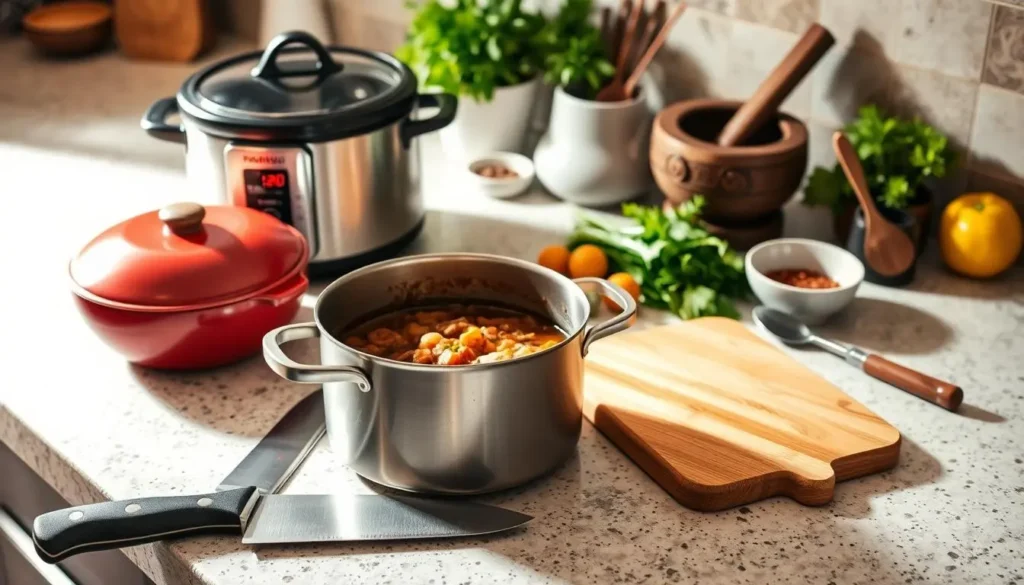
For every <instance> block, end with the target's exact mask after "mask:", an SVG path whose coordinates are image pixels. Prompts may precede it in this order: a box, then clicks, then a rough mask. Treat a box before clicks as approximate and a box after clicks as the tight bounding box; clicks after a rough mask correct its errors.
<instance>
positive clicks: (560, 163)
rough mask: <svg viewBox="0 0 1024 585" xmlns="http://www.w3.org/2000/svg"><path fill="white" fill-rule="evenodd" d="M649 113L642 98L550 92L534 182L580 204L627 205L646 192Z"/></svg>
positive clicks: (536, 154)
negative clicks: (600, 99)
mask: <svg viewBox="0 0 1024 585" xmlns="http://www.w3.org/2000/svg"><path fill="white" fill-rule="evenodd" d="M652 118H653V117H652V114H651V111H650V109H649V107H648V104H647V102H646V100H645V99H644V95H643V94H641V95H640V97H638V98H636V99H633V100H630V101H624V102H597V101H591V100H584V99H580V98H577V97H574V96H571V95H569V94H568V93H566V92H565V91H564V90H563V89H562V88H558V89H556V90H555V98H554V102H553V103H552V107H551V123H550V125H549V126H548V131H547V133H545V134H544V136H542V137H541V139H540V142H539V143H538V144H537V149H536V150H535V151H534V153H533V164H534V166H535V167H536V172H537V178H538V179H539V180H540V182H541V183H542V184H543V185H544V187H546V188H547V189H548V191H550V192H551V193H552V194H553V195H555V196H556V197H560V198H562V199H565V200H566V201H571V202H573V203H576V204H579V205H588V206H603V205H611V204H613V203H619V202H622V201H628V200H630V199H633V198H634V197H636V196H638V195H641V194H643V193H646V192H647V191H649V190H650V189H651V187H652V186H653V184H654V180H653V178H652V177H651V166H650V163H649V162H648V161H649V155H648V149H649V148H650V139H651V123H652Z"/></svg>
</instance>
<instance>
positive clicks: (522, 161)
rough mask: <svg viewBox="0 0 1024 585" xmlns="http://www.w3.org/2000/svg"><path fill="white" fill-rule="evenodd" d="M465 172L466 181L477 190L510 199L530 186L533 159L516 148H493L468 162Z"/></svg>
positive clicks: (532, 173)
mask: <svg viewBox="0 0 1024 585" xmlns="http://www.w3.org/2000/svg"><path fill="white" fill-rule="evenodd" d="M466 174H467V175H468V176H467V178H466V181H467V182H468V183H469V184H470V185H471V186H472V187H473V189H474V190H476V191H478V192H480V193H481V194H483V195H486V196H488V197H494V198H497V199H508V198H510V197H515V196H516V195H520V194H522V193H523V192H524V191H526V190H527V189H529V188H530V185H531V184H532V183H533V175H534V170H533V161H531V160H530V159H529V158H528V157H525V156H523V155H521V154H517V153H515V152H492V153H490V154H486V155H484V156H481V157H479V158H476V159H475V160H473V161H472V162H471V163H469V167H468V169H467V173H466Z"/></svg>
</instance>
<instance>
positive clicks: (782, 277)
mask: <svg viewBox="0 0 1024 585" xmlns="http://www.w3.org/2000/svg"><path fill="white" fill-rule="evenodd" d="M765 276H767V277H768V278H770V279H772V280H774V281H776V282H781V283H782V284H788V285H789V286H795V287H797V288H814V289H822V288H839V283H838V282H836V281H834V280H832V279H831V278H829V277H828V276H825V275H824V274H822V273H820V272H818V271H816V270H803V269H800V268H795V269H787V270H772V271H769V272H767V273H766V274H765Z"/></svg>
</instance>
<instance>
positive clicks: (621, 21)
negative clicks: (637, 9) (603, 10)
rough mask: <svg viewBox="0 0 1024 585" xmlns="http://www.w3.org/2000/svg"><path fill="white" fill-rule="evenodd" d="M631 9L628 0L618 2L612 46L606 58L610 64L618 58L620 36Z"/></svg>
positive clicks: (631, 4) (624, 32) (623, 31)
mask: <svg viewBox="0 0 1024 585" xmlns="http://www.w3.org/2000/svg"><path fill="white" fill-rule="evenodd" d="M632 11H633V3H632V2H631V1H630V0H622V2H620V3H619V11H618V13H616V15H615V23H614V26H613V28H612V48H611V50H610V51H608V59H610V60H611V61H612V65H614V64H615V62H616V61H617V60H618V58H619V51H620V50H621V49H622V36H623V35H624V34H626V21H628V20H629V15H630V13H631V12H632Z"/></svg>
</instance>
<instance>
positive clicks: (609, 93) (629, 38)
mask: <svg viewBox="0 0 1024 585" xmlns="http://www.w3.org/2000/svg"><path fill="white" fill-rule="evenodd" d="M643 10H644V0H635V1H634V2H633V5H632V9H631V10H630V12H629V20H628V21H627V22H626V31H625V33H623V36H622V44H621V45H620V46H619V52H618V54H617V55H616V58H615V75H613V76H612V79H611V81H609V82H608V85H606V86H604V88H603V89H601V91H599V92H598V93H597V101H599V102H619V101H623V100H626V99H628V94H626V93H625V90H626V86H625V80H626V75H627V73H626V67H627V66H628V64H629V55H630V53H631V52H632V50H633V43H634V42H635V39H636V38H637V34H636V27H637V23H639V21H640V13H642V12H643Z"/></svg>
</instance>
